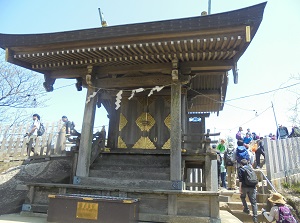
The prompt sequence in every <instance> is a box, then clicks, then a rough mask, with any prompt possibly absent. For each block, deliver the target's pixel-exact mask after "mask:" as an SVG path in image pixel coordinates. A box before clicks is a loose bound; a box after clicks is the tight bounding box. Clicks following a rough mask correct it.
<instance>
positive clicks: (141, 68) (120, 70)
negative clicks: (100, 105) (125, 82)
mask: <svg viewBox="0 0 300 223" xmlns="http://www.w3.org/2000/svg"><path fill="white" fill-rule="evenodd" d="M171 71H172V63H158V64H137V65H123V66H107V67H99V66H98V67H97V66H95V74H96V75H97V76H103V75H104V74H105V75H109V74H126V73H128V72H130V73H135V72H149V73H150V72H158V73H159V72H162V73H167V74H170V73H171Z"/></svg>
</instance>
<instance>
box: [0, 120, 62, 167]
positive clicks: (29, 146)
mask: <svg viewBox="0 0 300 223" xmlns="http://www.w3.org/2000/svg"><path fill="white" fill-rule="evenodd" d="M44 125H45V130H46V131H45V133H44V134H43V135H42V136H39V137H37V138H36V140H33V139H29V138H28V137H24V136H25V133H26V132H28V128H29V125H18V126H0V146H1V147H0V161H10V160H24V159H27V158H28V156H49V155H61V154H62V150H61V149H62V145H63V144H64V142H65V139H62V138H61V137H60V135H61V133H60V130H61V127H62V122H61V121H58V122H53V123H51V124H49V123H44Z"/></svg>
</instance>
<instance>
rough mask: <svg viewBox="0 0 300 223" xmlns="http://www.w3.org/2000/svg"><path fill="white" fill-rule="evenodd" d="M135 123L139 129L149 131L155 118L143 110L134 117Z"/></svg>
mask: <svg viewBox="0 0 300 223" xmlns="http://www.w3.org/2000/svg"><path fill="white" fill-rule="evenodd" d="M135 123H136V124H137V126H138V127H139V128H140V130H141V131H147V132H149V131H150V129H151V128H152V127H153V126H154V124H155V120H154V118H153V117H152V116H151V115H150V114H149V113H146V112H144V113H142V114H141V115H140V116H139V117H138V118H137V119H136V121H135Z"/></svg>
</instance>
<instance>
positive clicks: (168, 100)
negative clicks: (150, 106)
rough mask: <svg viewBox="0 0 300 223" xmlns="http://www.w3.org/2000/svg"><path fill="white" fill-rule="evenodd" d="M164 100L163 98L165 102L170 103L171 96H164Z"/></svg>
mask: <svg viewBox="0 0 300 223" xmlns="http://www.w3.org/2000/svg"><path fill="white" fill-rule="evenodd" d="M164 100H165V102H167V104H169V105H171V97H170V96H164Z"/></svg>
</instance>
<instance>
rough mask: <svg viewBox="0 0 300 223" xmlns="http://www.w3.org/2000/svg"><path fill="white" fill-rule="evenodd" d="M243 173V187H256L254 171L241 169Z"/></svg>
mask: <svg viewBox="0 0 300 223" xmlns="http://www.w3.org/2000/svg"><path fill="white" fill-rule="evenodd" d="M242 168H243V169H244V170H245V171H244V172H245V185H246V186H250V187H253V186H256V184H257V183H258V179H257V176H256V173H255V171H254V170H253V169H252V168H251V167H242Z"/></svg>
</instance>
